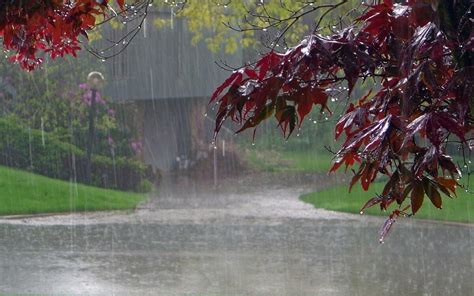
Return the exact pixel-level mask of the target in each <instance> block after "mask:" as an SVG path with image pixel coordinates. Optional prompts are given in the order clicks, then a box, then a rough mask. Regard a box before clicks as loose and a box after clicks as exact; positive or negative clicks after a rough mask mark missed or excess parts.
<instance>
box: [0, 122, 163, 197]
mask: <svg viewBox="0 0 474 296" xmlns="http://www.w3.org/2000/svg"><path fill="white" fill-rule="evenodd" d="M0 138H1V139H2V141H1V142H0V164H2V165H7V166H10V167H16V168H21V169H28V170H30V171H32V172H35V173H39V174H42V175H45V176H49V177H53V178H57V179H63V180H70V179H72V180H74V179H75V180H77V181H78V182H84V181H85V171H86V156H85V153H84V151H83V150H81V149H79V148H78V147H77V146H75V145H73V144H71V143H66V142H63V141H62V140H60V139H58V137H57V136H55V135H54V134H50V133H46V132H42V131H39V130H35V129H31V128H28V127H24V126H21V125H20V124H19V123H18V122H15V120H14V119H11V118H9V119H5V118H2V119H0ZM92 161H93V162H92V173H93V176H92V179H93V180H92V185H95V186H99V187H106V188H117V189H122V190H138V189H139V187H140V188H142V186H141V182H142V180H144V179H148V180H149V181H154V179H155V176H154V173H153V172H152V171H151V168H150V167H148V166H146V165H144V164H142V163H141V162H139V161H137V160H133V159H130V158H126V157H121V156H120V157H116V158H115V159H114V158H111V157H107V156H103V155H95V156H93V160H92Z"/></svg>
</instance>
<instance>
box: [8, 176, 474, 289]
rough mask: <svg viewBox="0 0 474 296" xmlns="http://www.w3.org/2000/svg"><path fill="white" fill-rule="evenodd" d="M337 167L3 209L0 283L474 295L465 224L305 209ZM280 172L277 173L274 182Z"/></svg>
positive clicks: (179, 182)
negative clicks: (27, 210) (84, 205)
mask: <svg viewBox="0 0 474 296" xmlns="http://www.w3.org/2000/svg"><path fill="white" fill-rule="evenodd" d="M342 179H343V177H341V176H336V177H334V176H333V177H327V176H324V175H295V174H284V175H248V176H242V177H238V178H230V179H228V180H223V181H221V182H220V186H219V187H218V188H214V187H213V184H212V182H210V181H206V180H201V181H193V180H191V179H189V178H178V177H177V178H175V179H173V178H165V184H164V185H163V186H162V188H161V189H160V194H158V195H157V196H155V197H152V198H151V199H150V200H149V201H147V202H146V203H144V204H142V205H141V206H140V207H139V209H138V210H137V211H135V212H128V213H126V212H114V213H90V214H72V215H58V216H50V217H40V218H34V219H13V220H6V219H1V220H0V292H3V293H7V294H9V293H17V294H18V293H20V294H23V293H35V294H88V295H90V294H97V295H114V294H115V295H146V294H148V295H323V296H324V295H361V296H362V295H364V296H365V295H368V296H370V295H420V296H421V295H423V296H424V295H474V284H473V279H474V268H473V267H474V257H473V253H474V252H473V251H474V248H473V246H472V242H473V240H472V238H473V233H474V227H472V226H468V225H448V224H443V223H435V222H426V221H416V220H413V219H403V220H400V222H398V223H397V225H395V228H394V230H393V232H392V233H391V235H390V236H389V238H388V239H387V242H386V243H385V244H379V243H378V236H377V233H378V230H379V228H380V225H381V223H382V221H383V220H382V218H376V217H366V216H359V215H349V214H342V213H334V212H329V211H324V210H317V209H314V208H313V207H312V206H311V205H308V204H305V203H303V202H301V201H299V200H298V196H299V194H301V193H303V192H308V191H311V190H314V189H321V188H323V187H324V186H329V185H331V184H333V183H335V182H339V181H343V180H342ZM277 181H278V182H277Z"/></svg>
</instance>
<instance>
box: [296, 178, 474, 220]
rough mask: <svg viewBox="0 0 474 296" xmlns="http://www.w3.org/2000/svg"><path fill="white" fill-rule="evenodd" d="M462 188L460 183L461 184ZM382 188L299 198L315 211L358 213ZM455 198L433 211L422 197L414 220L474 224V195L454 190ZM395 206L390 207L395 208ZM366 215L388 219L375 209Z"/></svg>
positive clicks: (340, 188) (336, 189)
mask: <svg viewBox="0 0 474 296" xmlns="http://www.w3.org/2000/svg"><path fill="white" fill-rule="evenodd" d="M461 184H462V183H461ZM383 186H384V184H383V183H375V184H373V185H372V186H371V188H370V189H369V191H368V192H365V191H363V190H362V188H361V187H360V186H359V184H357V185H355V186H354V188H353V189H352V192H351V193H350V194H349V193H348V186H338V187H334V188H331V189H328V190H324V191H321V192H313V193H309V194H305V195H302V196H301V197H300V199H301V200H302V201H304V202H307V203H310V204H312V205H314V206H315V207H316V208H322V209H327V210H332V211H340V212H347V213H359V211H360V208H361V207H362V206H363V205H364V204H365V203H366V201H367V200H368V199H369V198H372V197H374V196H375V193H376V192H378V193H380V192H382V189H383ZM472 186H474V180H473V179H472V178H471V181H470V188H472ZM457 195H458V197H457V198H455V199H450V198H448V197H445V196H443V209H442V210H439V209H437V208H435V207H434V206H433V205H432V204H431V201H430V200H429V198H427V197H426V196H425V199H424V201H423V207H422V208H421V209H420V210H419V211H418V212H417V213H416V215H415V216H414V217H416V218H420V219H432V220H442V221H456V222H468V223H473V222H474V195H473V194H470V193H466V192H465V191H463V190H462V189H461V188H459V189H458V190H457ZM395 206H396V205H394V206H393V207H395ZM365 214H369V215H384V216H386V215H387V212H382V211H380V207H378V205H375V206H373V207H372V208H369V209H367V210H365Z"/></svg>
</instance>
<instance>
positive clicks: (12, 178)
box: [0, 167, 145, 215]
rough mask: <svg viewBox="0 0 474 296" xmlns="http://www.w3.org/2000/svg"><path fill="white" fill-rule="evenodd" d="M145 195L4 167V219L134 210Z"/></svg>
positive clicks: (0, 181) (0, 180)
mask: <svg viewBox="0 0 474 296" xmlns="http://www.w3.org/2000/svg"><path fill="white" fill-rule="evenodd" d="M144 199H145V195H144V194H138V193H130V192H120V191H114V190H108V189H102V188H95V187H91V186H86V185H81V184H74V183H71V182H66V181H61V180H56V179H51V178H48V177H44V176H40V175H36V174H32V173H28V172H25V171H20V170H17V169H12V168H6V167H0V215H19V214H37V213H53V212H84V211H104V210H126V209H134V208H136V206H137V205H138V203H139V202H141V201H143V200H144Z"/></svg>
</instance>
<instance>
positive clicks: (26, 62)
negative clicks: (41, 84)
mask: <svg viewBox="0 0 474 296" xmlns="http://www.w3.org/2000/svg"><path fill="white" fill-rule="evenodd" d="M108 2H110V1H107V0H103V1H97V0H76V1H64V0H35V1H1V3H0V36H1V37H2V41H3V48H4V49H5V50H12V51H13V52H14V54H13V55H12V56H10V60H11V61H13V62H17V63H19V64H20V66H21V67H22V68H24V69H26V70H33V69H34V68H35V67H36V66H37V65H39V64H40V63H41V62H42V61H43V58H42V57H41V53H47V54H49V55H50V56H51V57H52V58H55V57H57V56H61V57H62V56H64V55H73V56H76V52H77V51H78V50H80V42H79V40H78V37H79V36H80V35H84V36H86V37H87V33H86V32H87V30H90V29H92V28H93V27H94V25H95V23H96V18H97V17H98V16H100V15H104V14H105V11H106V8H107V5H108ZM115 2H116V3H117V5H118V6H120V7H123V6H124V0H116V1H115Z"/></svg>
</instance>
